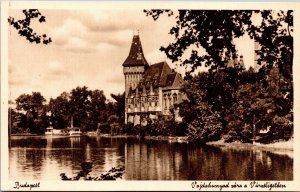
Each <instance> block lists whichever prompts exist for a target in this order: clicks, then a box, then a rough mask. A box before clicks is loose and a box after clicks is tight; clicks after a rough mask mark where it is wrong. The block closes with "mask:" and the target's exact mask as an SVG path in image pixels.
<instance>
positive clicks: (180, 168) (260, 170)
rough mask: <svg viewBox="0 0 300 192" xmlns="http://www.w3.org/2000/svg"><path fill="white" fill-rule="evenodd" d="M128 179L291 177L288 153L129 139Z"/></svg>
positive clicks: (291, 167) (279, 178)
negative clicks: (277, 153)
mask: <svg viewBox="0 0 300 192" xmlns="http://www.w3.org/2000/svg"><path fill="white" fill-rule="evenodd" d="M125 150H126V158H125V159H126V160H125V168H126V172H125V178H126V179H128V180H292V179H293V174H292V173H293V160H292V159H291V158H289V157H288V156H284V155H276V154H273V153H271V152H265V151H260V150H257V151H255V150H254V151H253V150H235V149H221V148H217V147H211V146H203V147H199V146H196V145H191V144H189V145H188V144H170V143H167V142H156V141H154V142H153V141H152V142H151V141H143V142H137V141H133V142H127V143H126V145H125Z"/></svg>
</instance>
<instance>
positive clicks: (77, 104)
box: [68, 86, 91, 130]
mask: <svg viewBox="0 0 300 192" xmlns="http://www.w3.org/2000/svg"><path fill="white" fill-rule="evenodd" d="M90 95H91V91H90V90H88V88H87V87H86V86H83V87H76V88H75V89H72V90H71V94H70V99H69V103H68V110H69V114H70V123H73V125H74V126H75V127H81V128H82V129H83V130H86V128H87V126H86V122H85V121H86V120H87V118H88V116H89V115H90V108H91V98H90ZM71 126H72V125H71Z"/></svg>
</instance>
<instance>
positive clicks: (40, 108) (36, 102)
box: [16, 92, 47, 133]
mask: <svg viewBox="0 0 300 192" xmlns="http://www.w3.org/2000/svg"><path fill="white" fill-rule="evenodd" d="M45 101H46V99H45V98H44V97H43V96H42V95H41V93H39V92H32V94H31V95H29V94H22V95H20V96H19V97H18V98H17V99H16V104H17V107H16V109H17V110H18V111H23V112H24V113H25V114H26V127H27V128H28V129H29V130H30V132H31V133H38V132H42V131H43V129H41V128H43V127H45V126H47V125H45V123H43V122H42V121H41V118H43V116H45V108H44V102H45Z"/></svg>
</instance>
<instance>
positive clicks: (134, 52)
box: [123, 35, 149, 96]
mask: <svg viewBox="0 0 300 192" xmlns="http://www.w3.org/2000/svg"><path fill="white" fill-rule="evenodd" d="M148 66H149V65H148V62H147V60H146V59H145V56H144V53H143V48H142V44H141V41H140V37H139V35H134V36H133V39H132V43H131V47H130V51H129V55H128V57H127V58H126V60H125V61H124V63H123V73H124V76H125V95H126V96H127V95H128V91H129V87H132V89H135V88H136V87H137V85H138V83H139V82H140V80H141V79H142V78H143V75H144V73H145V70H146V69H147V68H148Z"/></svg>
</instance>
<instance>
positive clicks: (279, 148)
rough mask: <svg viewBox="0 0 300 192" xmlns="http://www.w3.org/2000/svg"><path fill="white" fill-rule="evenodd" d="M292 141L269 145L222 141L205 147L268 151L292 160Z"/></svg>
mask: <svg viewBox="0 0 300 192" xmlns="http://www.w3.org/2000/svg"><path fill="white" fill-rule="evenodd" d="M293 143H294V141H293V139H290V140H288V141H277V142H273V143H270V144H262V143H254V144H251V143H241V142H232V143H225V142H224V140H219V141H212V142H208V143H207V145H211V146H218V147H226V148H233V149H245V150H247V149H251V150H263V151H269V152H272V153H276V154H279V155H287V156H289V157H290V158H293V151H294V149H293Z"/></svg>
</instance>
